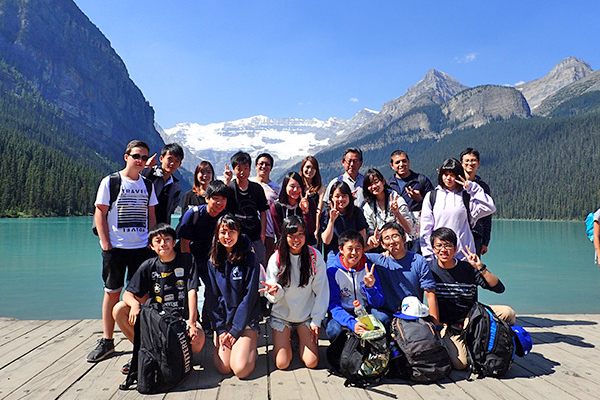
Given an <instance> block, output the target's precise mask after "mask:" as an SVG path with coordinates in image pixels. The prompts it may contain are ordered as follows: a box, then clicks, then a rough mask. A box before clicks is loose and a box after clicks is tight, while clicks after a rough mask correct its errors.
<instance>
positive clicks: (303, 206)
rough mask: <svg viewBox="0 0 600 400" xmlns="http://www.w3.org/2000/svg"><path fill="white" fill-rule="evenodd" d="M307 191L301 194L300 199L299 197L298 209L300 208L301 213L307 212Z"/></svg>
mask: <svg viewBox="0 0 600 400" xmlns="http://www.w3.org/2000/svg"><path fill="white" fill-rule="evenodd" d="M307 196H308V193H305V194H304V196H302V199H300V203H299V206H300V209H301V210H302V213H303V214H307V213H308V198H307Z"/></svg>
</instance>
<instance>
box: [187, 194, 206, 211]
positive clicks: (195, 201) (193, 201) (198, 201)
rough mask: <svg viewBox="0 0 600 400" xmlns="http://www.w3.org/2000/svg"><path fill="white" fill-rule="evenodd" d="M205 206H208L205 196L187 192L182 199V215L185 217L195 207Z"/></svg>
mask: <svg viewBox="0 0 600 400" xmlns="http://www.w3.org/2000/svg"><path fill="white" fill-rule="evenodd" d="M203 204H206V198H205V197H204V196H198V195H197V194H196V193H195V192H194V191H193V190H190V191H188V192H185V194H184V195H183V198H182V199H181V215H184V214H185V212H186V211H187V210H189V209H190V208H192V207H193V206H201V205H203Z"/></svg>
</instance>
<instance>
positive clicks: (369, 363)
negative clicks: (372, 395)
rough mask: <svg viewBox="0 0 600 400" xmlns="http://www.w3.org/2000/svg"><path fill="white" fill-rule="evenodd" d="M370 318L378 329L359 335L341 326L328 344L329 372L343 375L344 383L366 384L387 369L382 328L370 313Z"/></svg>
mask: <svg viewBox="0 0 600 400" xmlns="http://www.w3.org/2000/svg"><path fill="white" fill-rule="evenodd" d="M371 320H372V321H373V324H374V325H376V326H377V327H378V328H379V329H377V330H373V331H369V332H366V333H363V334H362V335H361V336H359V335H357V334H356V333H354V332H352V331H350V330H349V329H348V328H345V327H344V328H343V330H342V333H340V334H339V335H338V337H337V338H335V340H334V341H333V343H331V345H329V347H327V351H326V355H327V361H329V364H330V365H331V372H332V373H334V374H337V375H341V376H343V377H345V378H346V381H345V382H344V386H358V387H365V386H367V385H369V384H373V383H377V382H379V381H380V380H381V379H382V378H383V377H384V376H385V374H386V373H387V371H388V365H389V361H390V350H389V347H388V345H387V341H386V334H385V327H384V326H383V324H382V323H381V322H380V321H379V320H377V319H376V318H374V317H372V316H371Z"/></svg>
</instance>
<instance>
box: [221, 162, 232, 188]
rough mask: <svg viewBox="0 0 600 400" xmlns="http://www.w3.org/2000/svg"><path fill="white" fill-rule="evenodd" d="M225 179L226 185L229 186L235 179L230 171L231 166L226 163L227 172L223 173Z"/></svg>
mask: <svg viewBox="0 0 600 400" xmlns="http://www.w3.org/2000/svg"><path fill="white" fill-rule="evenodd" d="M223 177H224V178H225V184H226V185H228V184H229V182H231V178H233V171H232V170H230V169H229V164H227V163H225V171H223Z"/></svg>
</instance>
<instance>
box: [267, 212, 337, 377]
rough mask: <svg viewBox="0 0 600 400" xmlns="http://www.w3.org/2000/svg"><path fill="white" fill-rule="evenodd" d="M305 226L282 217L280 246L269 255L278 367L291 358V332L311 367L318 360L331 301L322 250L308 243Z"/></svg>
mask: <svg viewBox="0 0 600 400" xmlns="http://www.w3.org/2000/svg"><path fill="white" fill-rule="evenodd" d="M306 236H307V232H306V226H305V225H304V222H303V221H302V219H300V218H299V217H298V216H296V215H292V216H290V217H289V218H286V219H285V220H284V221H283V225H282V232H281V237H280V240H279V242H278V246H277V247H278V250H277V251H276V252H275V254H273V255H272V256H271V258H270V259H269V264H268V266H267V277H266V282H261V283H262V284H263V285H264V286H265V288H263V289H260V291H261V292H264V293H265V296H266V297H267V299H268V300H269V301H270V302H271V303H273V306H272V309H271V317H270V324H271V328H272V329H273V358H274V360H275V365H276V366H277V368H279V369H286V368H287V367H288V366H289V365H290V362H291V361H292V346H291V343H290V335H291V333H292V330H294V329H295V330H296V331H297V332H298V339H299V342H300V343H299V348H298V351H299V353H300V358H301V359H302V361H303V362H304V364H305V365H306V366H307V367H308V368H315V367H316V366H317V365H318V364H319V345H318V340H319V331H320V326H321V323H322V321H323V318H325V313H326V312H327V306H328V305H329V286H328V285H329V284H328V281H327V272H326V268H325V262H324V261H323V257H322V256H321V253H319V252H318V251H316V250H315V249H314V248H313V247H310V246H308V245H307V244H306Z"/></svg>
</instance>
